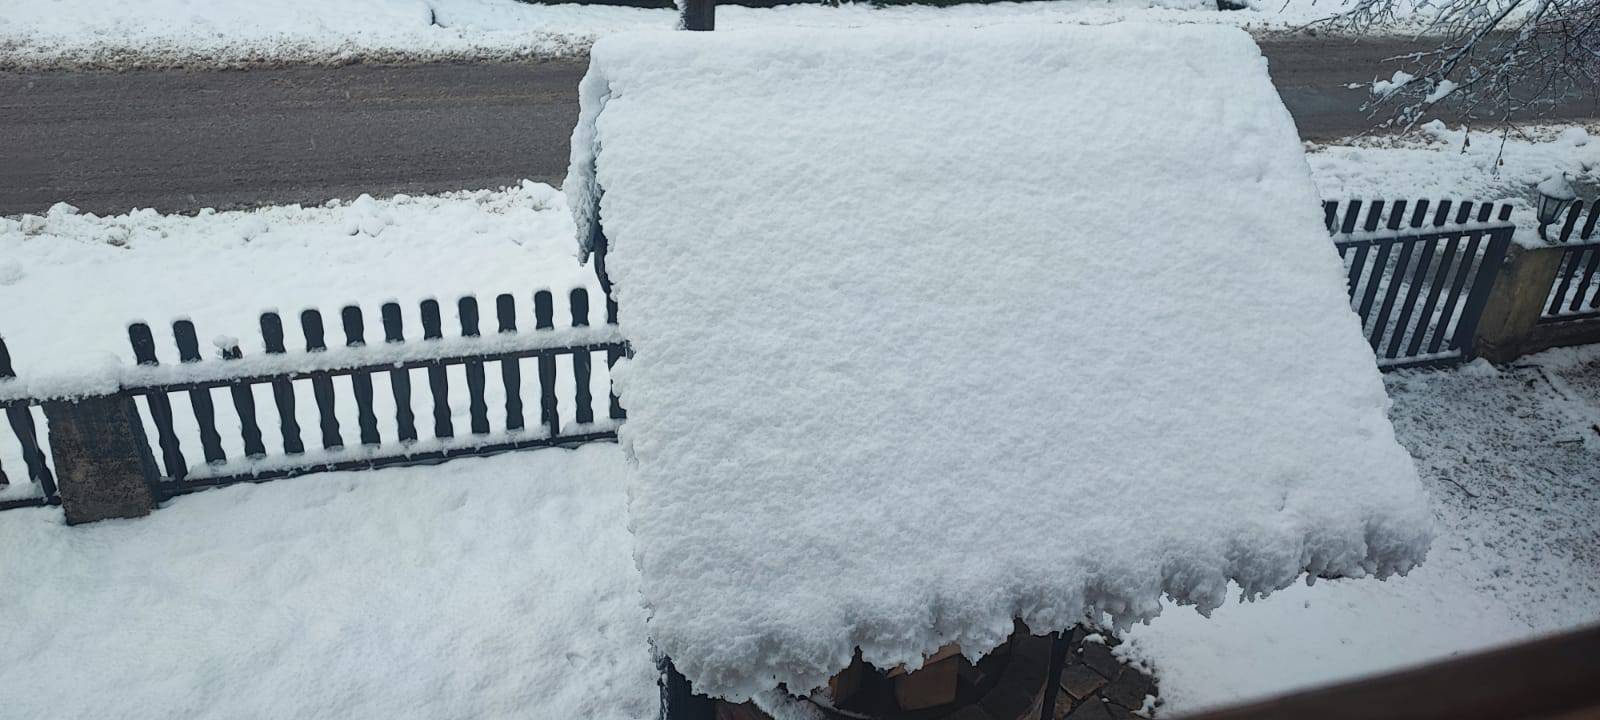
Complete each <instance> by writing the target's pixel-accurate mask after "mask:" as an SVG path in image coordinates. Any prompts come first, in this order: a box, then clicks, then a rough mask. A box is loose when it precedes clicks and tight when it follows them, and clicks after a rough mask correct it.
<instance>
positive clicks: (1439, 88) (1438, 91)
mask: <svg viewBox="0 0 1600 720" xmlns="http://www.w3.org/2000/svg"><path fill="white" fill-rule="evenodd" d="M1455 91H1456V82H1455V81H1454V80H1449V79H1445V80H1440V81H1439V83H1438V84H1437V85H1434V86H1433V89H1432V90H1429V91H1428V96H1427V97H1425V98H1423V99H1422V101H1423V102H1425V103H1436V102H1439V101H1440V100H1443V99H1444V98H1445V96H1446V95H1449V94H1450V93H1453V92H1455Z"/></svg>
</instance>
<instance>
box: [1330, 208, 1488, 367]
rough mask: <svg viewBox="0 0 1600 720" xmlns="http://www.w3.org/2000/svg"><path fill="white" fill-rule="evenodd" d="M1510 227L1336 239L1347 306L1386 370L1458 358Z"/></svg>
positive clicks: (1466, 352)
mask: <svg viewBox="0 0 1600 720" xmlns="http://www.w3.org/2000/svg"><path fill="white" fill-rule="evenodd" d="M1514 231H1515V228H1514V227H1513V226H1511V225H1503V226H1499V227H1491V228H1480V229H1472V230H1461V229H1458V230H1445V231H1440V232H1419V233H1413V234H1402V235H1395V236H1385V237H1368V238H1346V239H1340V240H1336V241H1335V243H1334V245H1335V246H1336V247H1338V248H1339V256H1340V257H1342V258H1343V259H1344V261H1345V266H1346V267H1347V268H1349V275H1348V278H1347V280H1348V287H1349V290H1350V303H1351V307H1352V308H1354V309H1355V311H1356V314H1357V315H1359V316H1360V317H1361V322H1362V329H1363V331H1364V332H1365V333H1366V336H1367V341H1368V342H1369V343H1370V344H1371V345H1372V350H1373V352H1374V353H1375V354H1376V355H1377V359H1378V365H1379V367H1382V368H1384V369H1394V368H1403V367H1415V366H1419V365H1436V364H1444V363H1450V362H1460V361H1463V360H1469V359H1471V358H1472V357H1473V354H1472V351H1473V345H1472V339H1473V336H1474V333H1475V332H1476V330H1477V326H1478V320H1479V318H1480V317H1481V316H1482V315H1483V308H1484V305H1485V303H1486V302H1487V300H1488V297H1489V290H1490V288H1491V287H1493V285H1494V280H1495V273H1496V271H1497V270H1498V269H1499V267H1500V264H1501V263H1502V262H1503V261H1504V259H1505V256H1506V250H1507V249H1508V248H1509V247H1510V245H1511V235H1512V233H1513V232H1514Z"/></svg>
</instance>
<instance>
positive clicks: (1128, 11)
mask: <svg viewBox="0 0 1600 720" xmlns="http://www.w3.org/2000/svg"><path fill="white" fill-rule="evenodd" d="M1339 7H1340V0H1320V1H1319V0H1290V2H1288V3H1284V2H1282V0H1256V1H1255V2H1254V6H1253V7H1252V8H1251V9H1249V10H1246V11H1241V12H1229V13H1223V12H1218V11H1217V10H1216V4H1215V3H1214V2H1212V0H1097V1H1095V2H1089V1H1088V0H1060V1H1058V2H1033V3H995V4H989V5H962V6H957V7H950V8H935V7H926V6H920V7H904V6H901V7H888V8H874V7H872V6H871V5H869V4H865V3H861V4H851V3H847V4H845V5H843V6H841V7H830V6H827V5H825V4H822V3H814V4H798V5H787V6H782V7H777V8H770V9H751V8H744V7H735V6H727V7H721V8H718V9H717V29H718V30H719V31H726V30H740V29H746V28H753V27H776V26H794V27H798V26H813V27H853V26H860V25H869V24H905V23H936V24H951V25H967V26H972V25H984V24H993V23H1012V22H1018V23H1041V22H1043V23H1048V22H1081V23H1104V22H1111V21H1115V20H1122V19H1128V18H1133V17H1138V18H1140V19H1144V20H1150V21H1157V22H1203V23H1225V24H1234V25H1243V26H1247V27H1260V28H1283V27H1290V26H1296V25H1301V24H1304V23H1306V22H1309V21H1311V20H1316V19H1319V18H1323V17H1326V16H1328V15H1330V14H1332V13H1333V12H1336V11H1337V10H1338V8H1339ZM676 18H677V16H676V12H675V11H672V10H646V9H639V8H627V7H609V6H583V5H571V4H554V5H546V4H538V3H524V2H518V0H340V2H323V1H322V0H280V1H279V2H274V3H270V4H268V5H263V4H261V3H255V2H247V1H246V0H215V1H214V2H206V3H191V2H188V1H187V0H148V1H146V2H138V3H119V2H110V1H108V0H20V2H16V3H13V4H12V6H11V7H8V8H7V9H6V12H5V13H4V14H3V15H0V68H3V67H8V66H9V67H24V68H27V67H110V68H129V67H151V66H156V67H161V66H174V65H183V66H190V67H194V66H223V67H237V66H249V65H261V64H274V63H306V62H309V63H334V64H338V63H345V62H355V61H365V62H405V61H418V60H440V59H510V58H520V57H551V56H565V55H575V54H581V53H583V52H585V51H586V50H587V49H588V46H589V44H590V43H591V42H593V41H594V40H595V38H597V37H600V36H602V35H607V34H611V33H615V32H621V31H625V30H638V29H646V28H654V29H663V28H670V27H672V26H673V25H674V24H675V23H676Z"/></svg>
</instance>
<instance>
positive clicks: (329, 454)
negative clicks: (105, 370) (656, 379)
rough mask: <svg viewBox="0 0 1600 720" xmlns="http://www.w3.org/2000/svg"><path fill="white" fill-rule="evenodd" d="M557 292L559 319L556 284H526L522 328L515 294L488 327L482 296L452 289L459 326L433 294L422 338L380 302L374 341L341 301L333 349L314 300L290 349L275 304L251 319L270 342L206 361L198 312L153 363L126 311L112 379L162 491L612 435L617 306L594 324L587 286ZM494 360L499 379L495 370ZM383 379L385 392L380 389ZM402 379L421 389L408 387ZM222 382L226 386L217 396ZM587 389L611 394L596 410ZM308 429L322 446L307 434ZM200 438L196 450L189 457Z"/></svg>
mask: <svg viewBox="0 0 1600 720" xmlns="http://www.w3.org/2000/svg"><path fill="white" fill-rule="evenodd" d="M567 300H568V306H569V308H570V311H571V323H570V325H568V326H567V327H563V328H559V329H558V328H557V327H556V324H555V302H554V296H553V294H552V293H551V292H550V291H548V290H541V291H539V292H537V293H535V294H534V295H533V310H534V312H533V315H534V318H533V319H534V327H533V330H532V331H531V332H528V331H526V329H525V328H521V329H519V327H518V318H517V299H516V298H515V297H514V296H513V295H510V294H502V295H499V296H498V297H496V298H495V320H496V329H495V331H494V334H493V335H492V336H485V334H484V332H483V328H482V327H480V313H479V308H478V301H477V298H475V297H473V296H466V297H462V298H460V300H459V301H458V302H457V303H456V309H457V315H458V318H459V333H454V332H452V333H451V335H453V337H449V338H447V337H446V331H445V328H444V326H443V321H442V317H441V310H440V305H439V303H438V302H437V301H436V300H431V299H430V300H424V301H422V302H421V303H420V305H419V307H418V310H419V314H420V319H421V326H422V338H421V341H420V342H418V341H417V340H416V339H412V340H409V341H408V340H407V338H406V330H405V327H404V321H403V319H402V316H403V313H402V308H401V306H400V305H399V304H398V303H393V302H390V303H386V304H385V305H383V307H382V308H381V311H380V313H379V315H380V318H381V323H382V331H383V341H382V343H381V344H379V343H376V342H374V343H373V344H371V345H369V344H368V334H367V330H366V322H365V317H364V314H363V312H362V309H361V308H360V307H359V306H356V305H351V306H347V307H345V308H343V309H342V310H341V312H340V314H339V317H340V325H341V328H342V330H343V341H344V342H343V347H336V348H329V347H328V339H327V337H326V333H325V328H324V323H323V318H322V314H321V312H319V311H318V310H315V309H312V310H306V311H304V312H302V313H301V314H300V317H299V325H300V336H301V339H303V341H304V347H305V350H304V351H303V352H291V351H290V350H289V348H288V345H287V340H286V333H285V328H284V323H283V319H282V317H281V316H280V315H279V314H278V313H276V312H267V313H264V314H262V315H261V319H260V328H261V339H262V346H263V347H264V348H265V354H264V355H261V356H257V357H254V358H245V357H244V354H243V352H242V351H241V349H240V347H239V345H238V343H237V341H234V340H231V339H224V340H227V342H222V343H218V345H219V350H220V357H218V358H216V359H213V360H204V359H202V357H201V353H200V347H199V341H198V335H197V333H196V330H195V327H194V324H193V323H192V322H190V321H188V320H178V321H176V322H174V323H173V324H172V332H173V339H174V341H175V344H176V346H177V351H178V357H179V359H180V364H179V365H177V366H162V365H161V364H160V361H159V359H158V353H157V347H156V342H155V339H154V334H153V333H152V331H151V329H150V327H149V326H148V325H145V324H144V323H135V324H133V325H131V326H130V327H129V330H128V334H129V340H130V342H131V344H132V346H133V352H134V356H135V358H136V359H137V361H138V363H139V367H138V368H136V369H134V370H133V371H131V372H128V373H124V375H123V386H122V392H123V393H125V394H127V395H130V396H132V397H136V398H138V399H139V410H140V413H141V415H142V417H143V418H145V419H146V420H147V421H148V424H149V425H150V426H153V427H154V429H155V438H154V440H155V443H154V445H155V447H154V448H152V452H153V453H158V454H159V457H160V465H159V468H160V472H159V477H158V478H156V483H155V486H156V489H157V496H158V498H159V497H171V496H174V495H179V494H183V493H186V492H190V491H193V490H196V489H201V488H206V487H215V486H221V485H229V484H233V483H237V482H259V481H263V480H269V479H274V478H282V477H289V476H294V475H301V474H305V473H311V472H322V471H329V470H358V469H371V468H378V467H386V466H391V465H400V464H415V463H426V462H437V461H442V460H446V459H449V458H453V457H458V456H467V455H489V454H495V453H500V452H506V451H510V450H520V449H527V448H535V447H546V446H552V445H570V444H577V443H583V442H590V441H595V440H608V439H614V438H615V431H616V426H617V424H618V422H619V421H620V420H621V419H622V418H623V417H624V413H623V411H622V408H621V406H620V405H619V404H618V402H617V399H616V396H615V395H614V394H612V393H611V392H610V383H609V369H610V368H611V366H612V365H613V364H614V363H615V362H616V361H617V359H619V358H620V357H621V356H622V354H623V352H624V347H623V343H622V338H621V335H620V333H619V332H618V331H617V328H616V314H615V310H614V308H612V307H608V309H607V313H606V314H607V317H606V320H605V323H604V324H603V325H601V326H599V327H595V326H592V325H591V324H590V304H589V296H588V291H587V290H585V289H583V288H577V289H574V290H572V291H571V292H570V293H569V295H568V298H567ZM374 339H376V338H375V337H374ZM597 353H603V354H604V356H605V369H606V372H596V368H595V367H594V356H595V354H597ZM525 363H526V364H528V365H530V366H531V368H530V369H531V370H533V372H532V373H530V374H531V379H532V380H533V383H532V386H533V388H534V389H535V391H534V393H533V395H534V396H536V397H537V400H536V401H528V402H525V401H524V397H523V385H524V379H523V378H524V373H523V371H524V364H525ZM495 366H498V370H499V372H498V373H497V374H498V376H499V377H498V378H497V379H495V380H491V379H490V374H489V369H490V368H493V367H495ZM384 376H387V377H386V378H385V377H384ZM384 379H387V381H388V382H387V385H388V387H387V388H386V392H385V391H380V390H378V389H377V387H375V381H378V382H381V381H382V380H384ZM413 380H419V381H420V382H419V383H418V384H419V385H421V386H423V387H425V388H426V389H425V390H419V391H417V392H414V391H413ZM452 386H454V388H455V389H456V391H457V392H460V389H461V388H462V387H463V386H464V387H465V389H466V400H467V402H466V404H465V410H466V413H465V415H464V416H458V415H459V411H460V410H461V409H462V407H461V403H460V402H459V401H458V402H455V403H452V401H451V397H450V395H451V389H452ZM218 390H226V397H225V398H221V402H218V400H219V397H218V396H217V395H215V394H214V391H218ZM173 395H178V396H179V397H180V398H181V397H184V396H186V397H187V400H188V403H187V405H188V407H189V409H190V411H191V412H188V413H183V412H179V411H177V410H176V409H175V408H174V405H173V400H172V396H173ZM597 395H599V396H603V397H609V398H610V401H609V404H608V407H606V408H604V409H603V410H602V411H601V414H600V417H598V418H597V414H596V408H595V405H596V401H595V397H596V396H597ZM563 396H565V397H566V398H567V402H562V397H563ZM457 397H460V396H459V395H458V396H457ZM491 407H493V408H494V410H493V411H491ZM535 407H536V408H537V410H535V409H534V408H535ZM568 407H570V415H569V414H568V413H569V410H567V408H568ZM535 412H537V423H534V422H532V419H533V414H534V413H535ZM260 416H265V417H266V418H267V422H266V423H262V422H261V420H260ZM419 417H420V418H424V419H423V420H422V421H421V422H422V424H423V425H424V426H425V427H424V430H426V434H427V435H428V436H427V437H424V436H423V432H421V431H419V427H418V425H419ZM380 418H381V420H380ZM430 421H431V422H430ZM264 424H265V425H266V426H267V427H268V428H270V429H269V430H268V431H265V432H264V431H263V425H264ZM459 425H465V426H466V427H465V430H466V432H465V433H462V432H460V430H461V428H459V427H458V426H459ZM219 428H220V430H219ZM303 428H304V429H305V430H303ZM223 430H227V432H223ZM274 431H275V432H274ZM307 431H310V433H311V434H312V435H313V437H314V441H313V442H315V443H316V445H319V446H320V447H316V446H313V447H310V448H308V447H307V444H308V443H307V440H306V438H304V437H303V435H304V434H305V433H306V432H307ZM273 435H275V436H276V437H272V438H270V439H271V440H272V441H273V442H271V443H270V445H271V449H270V450H269V442H268V439H269V436H273ZM195 445H198V446H199V447H198V449H199V452H200V455H201V457H202V458H203V462H202V463H199V464H191V461H190V454H192V453H193V452H194V450H193V449H192V448H193V447H194V446H195ZM152 464H153V463H152Z"/></svg>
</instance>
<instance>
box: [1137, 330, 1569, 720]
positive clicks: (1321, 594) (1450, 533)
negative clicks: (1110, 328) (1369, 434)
mask: <svg viewBox="0 0 1600 720" xmlns="http://www.w3.org/2000/svg"><path fill="white" fill-rule="evenodd" d="M1386 380H1387V384H1388V386H1389V393H1390V395H1391V396H1392V397H1393V399H1394V407H1393V409H1392V410H1391V412H1390V416H1391V419H1392V420H1393V422H1394V423H1395V431H1396V434H1397V436H1398V437H1399V439H1400V441H1401V444H1402V445H1405V446H1406V447H1407V448H1408V449H1409V450H1411V453H1412V455H1413V456H1414V457H1415V458H1416V462H1417V469H1418V471H1419V472H1420V473H1421V475H1422V478H1423V481H1424V482H1425V483H1427V484H1428V486H1429V490H1430V491H1431V493H1432V495H1433V504H1434V516H1435V517H1436V519H1437V525H1438V529H1439V536H1438V537H1437V538H1436V539H1435V540H1434V543H1433V549H1432V550H1431V551H1430V553H1429V556H1428V559H1427V561H1426V562H1424V563H1423V565H1422V567H1421V568H1418V569H1417V570H1415V571H1413V572H1412V573H1411V574H1410V575H1408V576H1406V577H1403V578H1393V579H1390V580H1388V581H1386V582H1382V583H1375V582H1369V581H1359V580H1356V581H1350V580H1344V581H1333V582H1319V583H1317V584H1316V585H1314V586H1310V587H1307V586H1304V585H1299V586H1293V587H1290V588H1289V589H1287V590H1284V591H1282V592H1279V593H1277V594H1275V595H1272V596H1270V597H1268V598H1266V599H1265V600H1260V601H1257V602H1254V603H1240V602H1236V603H1233V604H1231V605H1229V606H1225V607H1223V608H1221V609H1218V610H1217V611H1216V612H1214V613H1213V614H1212V617H1211V618H1209V619H1207V618H1202V617H1200V616H1199V615H1198V614H1196V613H1193V612H1189V611H1187V610H1184V609H1179V608H1169V609H1168V611H1167V612H1166V613H1165V614H1163V615H1162V616H1161V617H1159V618H1157V619H1156V620H1155V621H1153V622H1152V623H1151V624H1150V625H1148V626H1137V627H1135V628H1134V629H1133V630H1132V631H1131V632H1130V633H1128V636H1127V637H1128V640H1129V642H1128V643H1126V644H1125V645H1123V646H1122V647H1121V648H1119V652H1122V653H1124V654H1125V655H1128V656H1131V657H1133V658H1136V659H1138V660H1141V661H1143V662H1146V663H1148V664H1150V665H1152V666H1153V667H1154V669H1155V671H1156V674H1157V676H1158V677H1159V678H1160V680H1161V694H1162V698H1163V701H1164V703H1166V708H1167V710H1168V711H1172V710H1187V709H1193V708H1196V707H1201V706H1212V705H1217V704H1226V703H1230V702H1234V701H1236V700H1239V699H1241V698H1244V697H1249V696H1255V695H1260V694H1263V693H1276V692H1283V691H1288V690H1291V689H1297V688H1303V687H1307V686H1312V685H1318V684H1323V683H1327V682H1332V681H1337V680H1342V679H1350V678H1354V677H1357V676H1361V675H1366V674H1371V673H1377V672H1382V671H1385V670H1391V669H1397V668H1399V667H1403V666H1407V665H1412V664H1416V663H1420V662H1425V661H1428V660H1432V659H1437V658H1442V657H1447V656H1450V655H1455V654H1458V653H1462V652H1469V651H1472V650H1477V649H1482V648H1486V647H1490V646H1494V645H1499V644H1504V643H1507V642H1513V641H1516V640H1520V639H1524V638H1527V637H1530V636H1533V635H1538V634H1543V633H1548V632H1553V631H1558V630H1562V629H1566V628H1571V627H1576V626H1580V625H1587V624H1592V623H1595V622H1600V517H1597V515H1596V512H1597V511H1600V346H1590V347H1587V348H1582V349H1578V350H1556V351H1551V352H1548V353H1544V354H1542V355H1539V356H1536V357H1533V358H1524V361H1523V362H1521V363H1519V364H1518V365H1516V366H1514V367H1511V368H1504V369H1501V370H1496V369H1495V368H1494V367H1492V366H1490V365H1488V364H1487V363H1485V362H1481V361H1480V362H1477V363H1475V364H1473V365H1471V366H1468V367H1465V368H1462V369H1459V370H1453V371H1411V372H1401V373H1395V374H1391V375H1389V376H1388V377H1387V378H1386Z"/></svg>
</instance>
